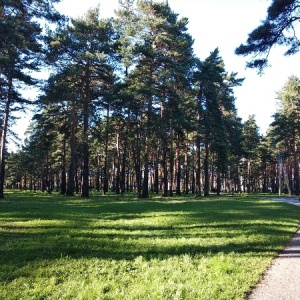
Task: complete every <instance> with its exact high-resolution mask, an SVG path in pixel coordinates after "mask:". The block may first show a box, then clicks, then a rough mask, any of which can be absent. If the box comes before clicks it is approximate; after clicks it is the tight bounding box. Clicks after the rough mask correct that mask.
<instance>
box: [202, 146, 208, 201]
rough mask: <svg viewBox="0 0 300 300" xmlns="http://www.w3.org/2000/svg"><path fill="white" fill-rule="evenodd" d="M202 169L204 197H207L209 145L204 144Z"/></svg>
mask: <svg viewBox="0 0 300 300" xmlns="http://www.w3.org/2000/svg"><path fill="white" fill-rule="evenodd" d="M203 169H204V196H209V144H208V143H207V142H206V143H205V157H204V163H203Z"/></svg>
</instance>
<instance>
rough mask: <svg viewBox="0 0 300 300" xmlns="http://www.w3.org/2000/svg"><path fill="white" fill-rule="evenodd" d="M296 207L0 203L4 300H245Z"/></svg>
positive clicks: (247, 201) (101, 200) (55, 200)
mask: <svg viewBox="0 0 300 300" xmlns="http://www.w3.org/2000/svg"><path fill="white" fill-rule="evenodd" d="M299 215H300V209H299V207H296V206H292V205H288V204H285V203H280V202H273V201H269V200H266V199H264V200H260V199H258V198H257V197H256V198H251V197H228V198H225V197H221V198H216V197H211V198H201V199H195V198H188V197H187V198H175V199H163V200H162V199H160V198H153V199H152V201H137V200H136V199H134V198H133V197H116V196H105V197H102V196H98V197H97V196H95V195H94V196H93V197H92V198H91V199H81V198H77V197H75V198H66V197H62V196H58V195H54V196H50V195H46V194H41V193H36V194H35V193H29V192H23V193H22V192H16V191H15V192H13V193H9V192H8V193H7V197H6V198H5V199H4V200H1V201H0V299H89V300H90V299H209V300H212V299H218V300H220V299H226V300H228V299H243V298H244V297H245V295H246V294H247V292H249V291H250V289H251V287H253V286H254V285H255V283H256V282H257V281H258V280H259V279H260V277H261V274H262V273H263V272H264V270H265V269H266V268H267V266H268V265H269V264H270V263H271V260H272V258H273V257H274V255H276V254H277V253H278V252H279V251H280V250H281V249H282V248H283V247H284V245H285V244H286V243H287V242H288V240H289V239H290V238H291V236H292V235H293V234H294V233H295V231H296V229H297V225H298V220H299Z"/></svg>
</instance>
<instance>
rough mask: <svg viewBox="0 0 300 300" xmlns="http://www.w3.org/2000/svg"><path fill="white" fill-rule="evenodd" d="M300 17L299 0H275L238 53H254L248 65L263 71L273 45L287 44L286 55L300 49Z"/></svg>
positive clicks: (236, 51) (237, 50)
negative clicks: (299, 25) (298, 33)
mask: <svg viewBox="0 0 300 300" xmlns="http://www.w3.org/2000/svg"><path fill="white" fill-rule="evenodd" d="M299 19H300V2H299V1H298V0H273V2H272V4H271V5H270V7H269V8H268V11H267V16H266V18H265V20H263V21H262V23H261V24H260V25H259V26H258V27H257V28H255V29H254V30H253V31H252V32H251V33H250V34H249V36H248V39H247V42H246V43H245V44H241V45H240V46H239V47H238V48H236V50H235V53H236V54H238V55H244V56H248V55H252V57H251V59H250V60H249V61H248V63H247V66H248V67H250V68H258V69H259V70H260V71H262V69H263V68H265V67H266V66H267V65H268V57H269V53H270V51H271V48H272V47H273V46H275V45H276V44H277V45H282V46H286V47H287V49H286V51H285V55H292V54H295V53H297V52H298V51H299V49H300V48H299V46H300V41H299V37H298V35H297V31H298V28H297V27H298V26H297V25H298V22H299Z"/></svg>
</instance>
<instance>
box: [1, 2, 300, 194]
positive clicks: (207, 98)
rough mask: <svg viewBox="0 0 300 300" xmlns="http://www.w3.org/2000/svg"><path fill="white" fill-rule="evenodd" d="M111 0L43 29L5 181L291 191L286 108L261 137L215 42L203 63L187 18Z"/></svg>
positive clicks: (292, 142)
mask: <svg viewBox="0 0 300 300" xmlns="http://www.w3.org/2000/svg"><path fill="white" fill-rule="evenodd" d="M119 3H120V5H119V9H118V10H117V11H116V15H115V17H114V18H111V19H103V18H101V17H100V10H99V8H95V9H91V10H89V11H88V12H87V13H86V14H85V16H84V17H83V18H78V19H72V20H69V21H64V19H63V18H60V22H58V23H57V24H56V27H55V29H52V30H50V29H49V28H48V29H47V31H46V33H45V34H44V35H43V45H44V48H43V52H41V51H37V53H43V55H40V56H39V57H40V58H42V59H43V63H45V64H47V65H48V67H49V68H51V75H50V76H49V79H48V80H47V81H46V82H45V84H44V85H43V87H42V93H41V95H40V96H39V98H38V100H37V103H36V105H37V107H38V109H37V111H36V113H35V116H34V118H33V120H32V124H31V126H30V128H29V129H28V138H27V140H26V141H25V144H24V146H23V147H22V149H21V150H20V151H18V152H17V153H9V154H8V159H7V164H6V177H5V186H6V187H8V188H9V187H12V188H22V189H30V190H35V189H38V190H42V191H48V192H52V191H53V190H57V191H60V193H62V194H65V195H74V194H80V195H81V196H82V197H88V196H89V191H90V189H92V188H93V189H96V190H97V191H99V192H102V193H104V194H105V193H107V192H108V191H109V190H112V191H114V192H115V193H117V194H121V193H126V192H129V191H134V192H135V193H136V194H137V195H138V196H139V197H141V198H148V197H149V193H150V191H151V192H153V193H162V195H163V196H165V197H167V196H172V195H173V194H174V193H175V194H176V195H180V194H181V193H193V194H195V195H198V196H200V195H205V196H208V195H209V194H210V192H215V193H217V194H219V193H220V192H221V191H222V190H223V191H230V192H232V191H246V192H255V191H262V192H268V191H272V192H278V191H281V190H285V189H287V190H288V191H289V192H290V193H292V192H293V193H295V194H299V174H298V173H299V167H297V166H298V165H299V160H298V147H297V145H298V142H299V134H300V132H299V126H298V127H297V124H296V122H295V119H293V121H292V118H296V117H298V119H299V115H295V114H294V111H295V110H292V111H290V113H288V112H287V108H290V107H291V103H289V104H287V105H285V104H284V103H285V102H284V100H283V101H282V103H283V104H282V109H281V110H280V111H279V112H278V114H276V116H275V121H274V124H273V126H272V129H271V130H270V132H269V134H268V135H267V136H266V137H261V136H260V135H259V130H258V127H257V125H256V123H255V119H254V116H250V117H249V120H248V121H246V122H245V123H242V121H241V119H240V118H239V117H238V116H237V111H236V107H235V97H234V93H233V89H234V87H236V86H239V85H241V84H242V81H243V79H241V78H238V77H237V74H236V73H228V72H227V71H226V69H225V65H224V62H223V60H222V58H221V56H220V53H219V50H218V49H215V50H213V51H212V52H211V54H210V55H209V57H207V58H206V59H205V60H204V61H202V60H200V59H199V58H197V57H196V56H195V54H194V53H193V39H192V37H191V36H190V35H189V34H188V32H187V25H188V20H187V19H186V18H179V15H178V14H176V13H175V12H173V11H172V9H171V7H170V6H169V5H168V4H165V3H156V2H153V1H138V2H137V3H136V1H134V0H120V1H119ZM0 11H1V10H0ZM2 78H3V79H4V80H7V78H8V77H5V76H3V77H2ZM292 79H293V80H295V81H296V83H297V84H298V88H299V81H298V79H297V78H294V77H293V78H292ZM292 79H290V80H292ZM7 83H8V81H7ZM297 84H296V85H297ZM7 86H8V85H7ZM8 87H9V86H8ZM1 95H2V96H3V98H5V97H4V93H2V94H1ZM284 95H285V93H284V91H282V93H280V94H279V97H281V98H282V99H283V98H284V97H285V96H284ZM287 98H288V99H289V101H291V100H290V97H289V96H287ZM297 99H298V98H297V97H295V99H294V102H293V103H294V105H296V106H297V105H298V104H297ZM16 102H17V101H16ZM2 113H3V115H4V116H5V110H3V111H2ZM298 119H297V120H298ZM297 122H298V121H297ZM292 124H293V125H292ZM287 126H291V127H287ZM292 126H294V127H292ZM2 128H4V127H2ZM292 129H293V131H291V130H292ZM2 132H4V130H2ZM286 132H288V133H289V134H288V136H287V135H286ZM4 140H5V137H3V135H2V142H3V141H4ZM2 144H3V143H2ZM2 149H5V147H2ZM1 165H2V166H4V161H2V164H1ZM0 196H1V195H0Z"/></svg>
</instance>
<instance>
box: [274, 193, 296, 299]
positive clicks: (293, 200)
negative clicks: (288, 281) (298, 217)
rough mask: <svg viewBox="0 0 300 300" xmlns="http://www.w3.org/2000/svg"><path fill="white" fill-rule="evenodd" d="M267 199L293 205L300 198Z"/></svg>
mask: <svg viewBox="0 0 300 300" xmlns="http://www.w3.org/2000/svg"><path fill="white" fill-rule="evenodd" d="M268 199H272V200H277V201H281V202H286V203H290V204H294V205H297V206H300V200H299V198H288V197H270V198H268ZM299 299H300V298H299Z"/></svg>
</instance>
